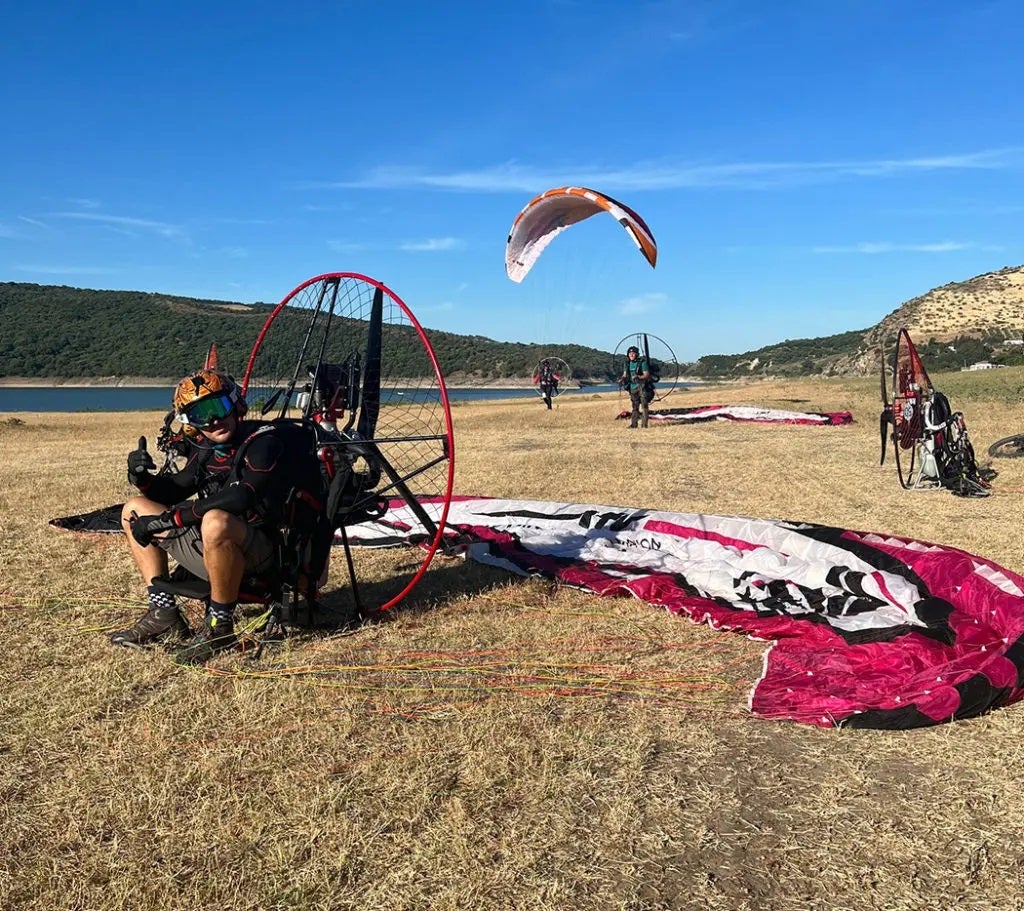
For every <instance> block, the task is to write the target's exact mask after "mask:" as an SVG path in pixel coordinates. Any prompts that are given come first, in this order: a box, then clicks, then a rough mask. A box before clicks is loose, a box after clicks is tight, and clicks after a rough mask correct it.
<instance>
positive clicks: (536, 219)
mask: <svg viewBox="0 0 1024 911" xmlns="http://www.w3.org/2000/svg"><path fill="white" fill-rule="evenodd" d="M601 212H607V213H608V214H609V215H611V216H612V217H613V218H615V219H616V220H617V221H618V222H619V224H621V225H622V227H623V228H625V229H626V233H627V234H628V235H629V236H630V237H631V238H632V240H633V243H635V244H636V246H637V249H639V250H640V252H641V253H642V254H643V256H644V258H645V259H646V260H647V262H649V263H650V264H651V267H652V268H653V267H654V266H655V264H656V263H657V261H658V245H657V243H656V241H655V240H654V235H653V234H652V233H651V229H650V228H648V227H647V223H646V222H645V221H644V220H643V219H642V218H641V217H640V216H639V215H638V214H637V213H636V212H634V211H633V210H632V209H631V208H629V206H626V205H623V203H621V202H619V201H618V200H615V199H612V198H611V197H610V196H606V195H605V194H603V193H599V192H598V191H597V190H588V189H587V188H586V187H555V188H554V189H551V190H546V191H545V192H543V193H541V194H540V195H539V196H536V197H534V198H533V199H531V200H530V202H529V203H527V205H526V207H525V208H524V209H523V210H522V211H521V212H520V213H519V214H518V215H517V216H516V219H515V221H514V222H513V223H512V229H511V231H509V235H508V243H507V245H506V247H505V271H506V272H507V273H508V277H509V278H510V279H512V281H514V282H521V281H522V280H523V279H524V278H526V273H527V272H529V271H530V269H532V268H533V264H534V263H535V262H536V261H537V259H538V257H539V256H540V255H541V253H543V252H544V249H545V248H546V247H547V245H548V244H550V243H551V241H552V240H554V239H555V237H556V236H557V235H558V234H560V233H561V232H562V231H564V230H565V229H566V228H568V227H570V226H571V225H574V224H576V223H577V222H581V221H583V220H584V219H586V218H590V216H592V215H597V214H599V213H601Z"/></svg>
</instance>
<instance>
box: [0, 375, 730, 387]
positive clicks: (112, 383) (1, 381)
mask: <svg viewBox="0 0 1024 911" xmlns="http://www.w3.org/2000/svg"><path fill="white" fill-rule="evenodd" d="M180 379H181V377H176V378H161V377H144V376H123V377H113V376H111V377H25V376H0V388H9V389H91V388H104V389H149V388H167V389H173V388H174V387H175V386H177V385H178V382H179V380H180ZM585 382H587V381H585ZM679 382H680V383H689V384H691V385H706V384H708V383H710V382H714V381H712V380H706V379H701V378H698V377H683V376H681V377H679ZM593 385H597V386H613V385H615V384H614V383H606V382H601V383H599V382H596V381H595V382H594V383H593ZM445 386H446V387H447V388H448V389H530V388H531V387H533V386H534V383H533V382H532V381H530V380H525V379H524V380H519V381H516V380H514V379H503V380H481V381H478V382H475V383H472V382H466V381H461V382H459V381H452V380H449V379H447V378H446V379H445ZM566 388H571V389H574V388H576V381H575V380H574V381H573V382H572V383H571V384H568V385H567V386H566ZM580 388H581V389H588V388H590V386H582V387H580Z"/></svg>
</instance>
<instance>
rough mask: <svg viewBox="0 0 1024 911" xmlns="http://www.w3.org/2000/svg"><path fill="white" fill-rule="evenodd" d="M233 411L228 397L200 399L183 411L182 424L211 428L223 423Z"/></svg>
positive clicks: (215, 396)
mask: <svg viewBox="0 0 1024 911" xmlns="http://www.w3.org/2000/svg"><path fill="white" fill-rule="evenodd" d="M234 410H235V403H234V402H232V401H231V397H230V396H228V395H211V396H209V397H208V398H205V399H200V400H199V401H198V402H194V403H193V404H191V405H189V407H188V408H186V409H185V413H184V414H183V415H182V416H181V421H182V423H183V424H188V425H189V427H198V428H200V429H202V428H203V427H211V426H212V425H214V424H216V423H217V422H218V421H223V420H224V419H225V418H226V417H228V416H229V415H230V414H231V413H232V412H233V411H234Z"/></svg>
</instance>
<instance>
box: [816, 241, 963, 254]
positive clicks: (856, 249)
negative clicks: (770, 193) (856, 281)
mask: <svg viewBox="0 0 1024 911" xmlns="http://www.w3.org/2000/svg"><path fill="white" fill-rule="evenodd" d="M973 246H974V244H965V243H960V242H959V241H955V240H944V241H939V242H938V243H932V244H894V243H887V242H882V243H867V242H865V243H859V244H846V245H838V246H825V247H813V248H812V249H813V252H815V253H865V254H869V255H872V254H877V253H951V252H953V251H954V250H968V249H970V248H972V247H973Z"/></svg>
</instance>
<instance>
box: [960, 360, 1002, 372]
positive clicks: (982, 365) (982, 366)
mask: <svg viewBox="0 0 1024 911" xmlns="http://www.w3.org/2000/svg"><path fill="white" fill-rule="evenodd" d="M1005 366H1006V364H992V363H990V362H989V361H978V363H977V364H971V365H970V366H969V367H964V370H994V369H995V368H996V367H1005ZM962 372H963V371H961V373H962Z"/></svg>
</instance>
